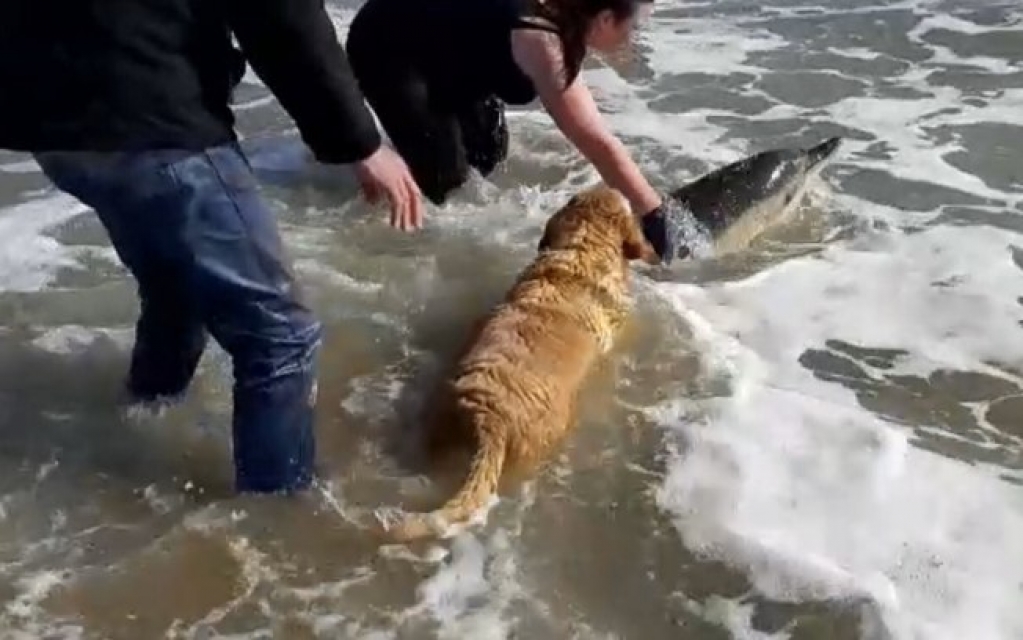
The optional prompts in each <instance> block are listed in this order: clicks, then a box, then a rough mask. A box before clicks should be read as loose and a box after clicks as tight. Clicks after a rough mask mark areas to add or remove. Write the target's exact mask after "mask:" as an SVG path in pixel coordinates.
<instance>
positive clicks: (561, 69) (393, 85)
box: [346, 0, 678, 261]
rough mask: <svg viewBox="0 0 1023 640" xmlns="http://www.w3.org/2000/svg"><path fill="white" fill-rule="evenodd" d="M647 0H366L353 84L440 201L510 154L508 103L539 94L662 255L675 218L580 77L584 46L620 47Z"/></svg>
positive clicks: (353, 54) (357, 23) (668, 252)
mask: <svg viewBox="0 0 1023 640" xmlns="http://www.w3.org/2000/svg"><path fill="white" fill-rule="evenodd" d="M651 4H652V0H367V2H366V3H365V4H364V5H363V6H362V8H361V9H360V10H359V12H358V14H357V15H356V16H355V19H354V21H353V22H352V25H351V28H350V30H349V34H348V41H347V43H346V48H347V51H348V56H349V61H350V63H351V65H352V69H353V71H354V73H355V76H356V78H357V79H358V81H359V85H360V88H361V89H362V92H363V94H364V95H365V96H366V99H367V101H368V102H369V104H370V106H371V107H372V108H373V110H374V111H375V112H376V114H377V117H378V118H379V119H380V122H381V124H382V125H383V128H384V130H385V131H386V132H387V134H388V136H389V137H390V138H391V141H392V143H393V144H394V146H395V148H396V149H397V151H398V153H400V154H401V156H402V157H403V158H404V159H405V162H406V163H407V164H408V165H409V168H410V169H411V171H412V174H413V176H414V177H415V179H416V181H417V183H418V184H419V187H420V189H421V190H422V192H423V194H424V195H426V197H428V198H429V199H430V200H431V201H433V202H434V203H436V204H441V203H443V202H444V201H445V200H446V198H447V197H448V195H449V194H450V193H451V191H452V190H454V189H456V188H457V187H459V186H461V185H462V184H463V183H464V182H465V181H466V179H467V177H468V172H469V168H470V167H473V168H475V169H476V170H477V171H479V172H480V173H481V174H482V175H484V176H486V175H488V174H489V173H490V172H491V171H493V169H494V168H495V167H496V166H497V164H498V163H499V162H501V160H503V159H504V157H505V156H506V154H507V151H508V133H507V125H506V123H505V116H504V104H505V103H507V104H516V105H521V104H526V103H529V102H532V101H533V100H534V99H536V98H539V100H540V102H541V103H542V105H543V106H544V108H545V109H546V111H547V113H549V114H550V116H551V118H552V119H553V120H554V122H555V124H556V125H557V126H558V128H559V129H560V130H561V131H562V132H563V133H564V134H565V136H566V137H567V138H568V139H569V140H570V141H571V142H572V143H573V144H574V145H575V147H576V148H577V149H579V151H580V153H582V154H583V155H584V156H585V157H586V158H587V159H588V160H589V161H590V162H592V163H593V165H594V166H595V167H596V169H597V171H598V172H599V173H600V175H601V177H602V178H603V179H604V180H605V182H607V183H608V184H609V185H611V186H613V187H615V188H617V189H619V190H620V191H621V192H622V193H623V194H624V195H625V197H626V198H628V200H629V202H630V203H631V205H632V208H633V211H634V212H636V213H638V214H641V215H642V216H643V217H642V222H643V227H644V231H645V233H646V235H647V238H648V240H649V241H650V242H651V244H652V245H653V246H654V248H655V249H657V252H658V253H659V254H660V255H661V257H662V259H664V260H665V261H670V260H671V259H672V258H673V257H674V255H675V253H676V251H677V247H676V246H675V245H676V243H677V241H676V240H675V239H674V236H676V235H677V229H676V228H677V227H678V224H677V223H676V221H675V220H674V217H673V216H671V215H670V212H669V210H668V209H667V208H665V207H663V206H662V198H661V196H660V194H658V193H657V191H655V190H654V188H653V187H652V186H651V185H650V183H649V182H648V181H647V180H646V178H645V177H644V176H643V175H642V174H641V173H640V171H639V168H638V167H637V166H636V164H635V162H633V160H632V158H631V157H630V155H629V153H628V152H627V151H626V149H625V147H624V146H623V145H622V143H621V142H620V141H619V140H618V139H617V138H616V137H615V136H614V134H612V133H611V131H610V130H609V129H608V127H607V126H606V124H605V122H604V119H603V118H602V116H601V114H600V112H599V111H598V110H597V107H596V104H595V102H594V100H593V96H592V95H591V94H590V91H589V89H588V88H587V86H586V84H585V83H584V82H583V79H582V78H581V77H580V73H579V72H580V69H581V67H582V65H583V61H584V60H585V58H586V55H587V53H588V52H589V51H590V50H596V51H600V52H612V51H614V50H616V49H618V48H620V47H622V46H623V45H625V44H626V43H627V42H628V40H629V38H630V37H631V36H632V34H633V31H634V30H635V27H636V23H637V21H638V20H639V19H641V17H642V16H641V14H642V13H643V12H644V10H645V9H649V8H650V7H651Z"/></svg>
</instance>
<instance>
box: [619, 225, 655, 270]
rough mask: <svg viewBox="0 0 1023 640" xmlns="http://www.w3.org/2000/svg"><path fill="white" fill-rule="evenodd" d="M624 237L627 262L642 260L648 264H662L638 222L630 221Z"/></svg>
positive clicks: (623, 246)
mask: <svg viewBox="0 0 1023 640" xmlns="http://www.w3.org/2000/svg"><path fill="white" fill-rule="evenodd" d="M630 218H631V217H630ZM624 236H625V238H624V240H623V241H622V253H623V254H624V255H625V259H626V260H630V261H631V260H642V261H643V262H645V263H647V264H660V262H661V257H660V256H658V255H657V252H656V251H654V247H653V245H652V244H650V243H649V242H648V241H647V239H646V237H644V236H643V230H642V229H641V228H640V226H639V221H638V220H636V219H635V218H631V219H630V220H629V223H628V224H627V225H626V229H625V233H624Z"/></svg>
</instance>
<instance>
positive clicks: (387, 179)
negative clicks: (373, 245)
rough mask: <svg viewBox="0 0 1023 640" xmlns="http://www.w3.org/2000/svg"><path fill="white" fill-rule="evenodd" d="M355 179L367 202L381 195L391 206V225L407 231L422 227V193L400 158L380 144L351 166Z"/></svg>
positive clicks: (374, 200) (377, 199) (375, 199)
mask: <svg viewBox="0 0 1023 640" xmlns="http://www.w3.org/2000/svg"><path fill="white" fill-rule="evenodd" d="M355 176H356V178H358V180H359V184H360V185H361V187H362V192H363V194H364V195H365V196H366V199H367V200H368V201H369V202H370V203H375V202H377V201H379V200H380V197H381V196H382V195H383V196H385V197H386V198H387V201H388V204H389V205H390V207H391V226H392V227H397V228H399V229H401V230H402V231H411V230H412V229H419V228H420V227H422V226H423V194H422V193H421V192H420V191H419V185H417V184H416V181H415V179H414V178H413V177H412V173H411V172H410V171H409V168H408V166H407V165H406V164H405V161H404V160H402V159H401V157H400V156H399V155H398V154H396V153H395V152H394V151H392V150H391V148H390V147H388V146H387V145H384V144H382V145H380V148H379V149H377V150H376V151H374V152H373V153H372V154H371V155H370V156H369V157H368V158H366V159H365V160H362V161H360V162H356V163H355Z"/></svg>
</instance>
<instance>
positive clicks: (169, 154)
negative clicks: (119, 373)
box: [36, 144, 320, 493]
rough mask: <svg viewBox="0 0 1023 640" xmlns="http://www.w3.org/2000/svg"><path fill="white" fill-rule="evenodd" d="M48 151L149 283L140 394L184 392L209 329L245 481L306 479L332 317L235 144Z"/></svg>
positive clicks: (240, 484) (283, 486)
mask: <svg viewBox="0 0 1023 640" xmlns="http://www.w3.org/2000/svg"><path fill="white" fill-rule="evenodd" d="M36 160H37V161H38V162H39V164H40V166H41V167H42V169H43V171H44V173H45V174H46V175H47V176H48V177H49V178H50V180H51V181H52V182H53V183H54V184H55V185H56V186H57V187H58V188H59V189H61V190H62V191H65V192H67V193H69V194H71V195H72V196H74V197H76V198H78V199H79V200H81V201H82V202H83V203H85V204H86V205H88V206H90V207H92V208H93V209H95V211H96V213H97V215H98V216H99V219H100V221H101V222H102V223H103V226H104V227H105V228H106V230H107V233H108V234H109V235H110V240H111V243H112V244H113V247H114V249H115V251H116V252H117V255H118V257H119V258H120V259H121V261H122V262H123V263H124V265H125V266H126V267H127V268H128V269H129V270H130V271H131V273H132V275H133V276H134V278H135V280H136V282H137V284H138V293H139V298H140V303H141V304H140V306H141V314H140V316H139V319H138V323H137V325H136V333H135V346H134V348H133V351H132V357H131V366H130V371H129V374H128V382H127V386H128V390H129V393H130V394H131V395H132V396H133V397H134V398H135V399H138V400H143V401H145V400H154V399H159V398H161V397H167V396H174V395H178V394H180V393H182V392H184V391H185V389H186V388H187V387H188V385H189V382H190V381H191V379H192V377H193V375H194V373H195V369H196V366H197V365H198V363H199V359H200V357H201V356H202V352H203V349H204V348H205V345H206V340H207V332H209V334H210V335H212V336H213V338H214V339H215V340H216V341H217V342H218V343H219V344H220V345H221V346H222V347H223V348H224V350H225V351H227V352H228V353H229V354H230V356H231V360H232V364H233V369H234V394H233V395H234V415H233V420H232V432H233V433H232V435H233V444H234V459H235V481H236V488H237V489H238V490H239V491H242V492H258V493H266V492H278V491H284V492H288V491H295V490H300V489H304V488H306V487H308V486H309V484H310V482H311V480H312V476H313V462H314V457H315V441H314V435H313V405H314V403H315V395H316V382H315V359H316V354H317V351H318V349H319V345H320V325H319V323H318V322H317V321H316V319H315V318H314V316H313V314H312V312H311V311H310V310H309V309H308V308H307V307H305V306H304V305H303V304H302V303H301V302H300V301H299V300H297V299H296V296H295V294H296V291H295V284H294V281H293V279H292V277H291V275H290V274H289V273H288V270H287V267H286V265H285V264H284V259H283V247H282V244H281V239H280V235H279V233H278V230H277V222H276V219H275V218H274V215H273V213H272V212H271V211H270V209H269V208H268V207H267V205H266V204H265V203H264V202H263V200H262V199H261V197H260V195H259V192H258V188H257V183H256V179H255V176H254V175H253V173H252V170H251V168H250V166H249V164H248V161H247V160H246V158H245V157H244V156H243V155H242V152H241V150H240V149H239V148H238V147H237V145H234V144H231V145H225V146H222V147H215V148H211V149H207V150H206V151H204V152H193V151H183V150H180V151H179V150H161V151H144V152H115V153H105V152H104V153H99V152H63V151H61V152H46V153H39V154H36Z"/></svg>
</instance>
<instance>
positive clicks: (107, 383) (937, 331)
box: [0, 0, 1023, 640]
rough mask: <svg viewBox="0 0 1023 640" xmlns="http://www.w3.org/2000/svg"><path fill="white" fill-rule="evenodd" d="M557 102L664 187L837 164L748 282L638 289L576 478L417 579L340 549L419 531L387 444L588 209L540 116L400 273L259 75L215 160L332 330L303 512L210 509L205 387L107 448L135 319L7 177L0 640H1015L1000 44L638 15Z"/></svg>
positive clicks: (725, 272)
mask: <svg viewBox="0 0 1023 640" xmlns="http://www.w3.org/2000/svg"><path fill="white" fill-rule="evenodd" d="M351 9H352V5H345V6H342V5H336V4H332V5H331V11H332V14H333V15H334V16H335V18H336V23H337V25H338V28H339V33H343V32H344V30H345V28H346V25H347V22H348V20H349V19H350V17H351ZM586 77H587V80H588V81H589V82H590V83H591V86H593V87H594V91H595V93H596V94H597V97H598V100H599V102H600V104H601V106H602V107H603V108H604V109H605V112H606V113H607V114H608V117H609V121H610V123H611V124H612V126H613V127H614V128H615V129H616V131H618V132H619V133H620V134H621V135H622V136H623V137H624V139H625V140H626V142H627V144H628V145H629V146H630V148H631V149H633V150H634V152H635V154H636V156H637V158H638V160H639V161H640V163H641V165H642V166H643V167H644V169H645V170H646V171H647V173H648V174H649V175H650V176H651V177H652V179H654V180H655V182H656V184H657V186H658V187H661V188H668V187H671V186H674V185H678V184H681V183H682V182H684V181H687V180H690V179H693V178H695V177H696V176H697V175H699V174H700V173H701V172H703V171H707V170H709V169H711V168H713V167H716V166H719V165H720V164H723V163H726V162H729V161H732V160H735V159H737V158H739V157H741V156H742V155H744V154H747V153H753V152H756V151H760V150H763V149H767V148H770V147H772V146H780V145H790V144H808V143H811V142H814V141H816V140H819V139H821V138H823V137H825V136H830V135H835V134H841V135H844V136H847V140H846V142H845V144H844V145H843V147H842V148H841V149H840V151H839V152H838V154H837V155H836V157H835V159H834V160H833V161H832V163H831V164H830V165H829V167H828V168H826V169H825V171H824V172H823V174H822V176H821V178H820V179H819V180H817V181H816V182H815V184H814V185H813V188H812V189H811V192H810V193H809V195H808V198H807V204H806V206H805V207H803V208H802V210H801V211H800V212H799V213H798V215H797V217H795V218H794V219H793V220H791V221H789V222H788V223H786V224H785V225H783V226H781V227H778V228H776V229H773V230H771V231H770V232H769V233H768V234H766V235H765V237H763V238H761V239H759V240H758V241H757V242H755V243H754V245H753V246H752V247H750V249H749V250H748V251H745V252H742V253H739V254H734V255H730V256H722V257H719V258H714V257H708V258H706V259H703V260H700V261H698V262H690V263H687V264H685V265H680V266H678V267H675V268H673V269H672V270H671V271H670V272H663V271H658V270H637V274H636V276H637V277H636V295H637V309H636V313H635V319H634V322H633V326H632V328H631V331H630V333H629V334H628V336H627V339H625V340H623V341H622V343H621V344H620V345H619V346H618V348H616V350H615V352H614V353H613V355H612V356H611V357H610V358H609V359H608V362H606V363H605V364H604V365H603V366H602V367H601V368H600V370H599V371H598V372H597V373H596V375H595V376H594V377H593V379H592V380H591V382H590V383H589V385H588V386H587V389H586V390H585V392H584V398H585V401H584V402H583V416H582V420H581V422H580V425H579V428H578V430H577V432H576V433H575V435H574V437H573V438H572V440H571V441H570V442H569V443H568V444H567V446H566V447H565V449H564V450H563V451H562V452H560V454H559V455H558V456H557V458H556V459H555V460H554V461H553V462H552V464H551V465H550V467H549V468H547V469H545V470H544V472H543V473H541V474H540V475H539V476H537V477H536V478H535V479H534V480H533V481H531V482H526V483H525V484H523V485H522V486H519V487H517V488H515V489H514V490H512V491H509V492H508V493H507V494H505V495H503V496H502V499H501V500H500V501H499V502H498V504H497V505H496V506H495V507H494V508H493V509H492V510H491V511H490V513H489V515H488V519H487V522H486V524H485V526H483V527H482V528H477V529H472V530H469V531H466V532H463V533H461V534H459V535H458V536H457V537H455V538H453V539H451V540H449V541H446V542H443V543H439V544H426V545H422V544H421V545H413V546H409V547H404V546H392V547H385V548H378V547H377V546H376V544H375V543H374V542H372V541H370V540H369V539H368V537H367V536H366V535H365V534H364V532H362V531H361V530H360V529H359V528H358V527H357V526H355V525H353V524H352V523H351V522H350V521H349V519H347V518H346V516H347V515H349V514H350V512H351V510H352V509H357V508H362V507H374V506H377V505H380V504H384V505H393V504H398V503H401V502H406V503H411V502H414V501H415V500H417V499H419V498H421V497H422V496H423V495H424V494H429V491H430V487H429V485H428V484H425V483H424V482H423V481H421V480H420V479H417V478H416V477H414V476H412V475H410V474H409V473H408V472H407V471H405V470H403V469H402V468H401V467H400V466H399V465H398V464H397V463H396V460H395V458H394V456H393V455H392V453H391V450H390V448H389V446H390V444H391V443H392V442H393V440H394V438H395V428H396V427H395V425H397V424H399V423H400V422H401V421H402V418H403V417H405V416H407V415H408V414H409V412H411V411H412V410H413V408H414V407H415V405H416V402H417V401H418V400H419V398H420V395H421V393H422V391H423V390H424V389H425V388H427V385H426V382H425V381H427V380H428V379H429V377H430V375H431V372H433V371H434V370H435V367H436V366H437V365H438V364H439V363H440V362H442V361H443V358H444V355H445V354H447V353H449V352H450V350H451V348H453V346H454V344H455V343H457V341H458V339H459V336H460V335H461V332H462V331H463V330H464V329H465V328H466V326H467V325H468V323H469V322H471V320H472V319H473V318H474V317H476V316H477V315H478V314H480V313H482V312H483V311H484V310H485V309H486V308H487V306H489V305H490V304H491V303H492V302H493V301H494V300H496V299H497V298H498V297H499V296H500V295H501V294H502V293H503V292H504V290H505V288H506V287H507V285H508V284H509V283H510V282H511V280H512V278H513V277H514V276H515V274H516V273H517V271H518V270H519V269H520V268H521V267H522V265H524V264H525V263H526V261H528V260H529V259H530V257H531V254H532V251H533V250H534V247H535V243H536V239H537V237H538V235H539V231H540V228H541V226H542V224H543V222H544V221H545V219H546V216H547V215H549V214H550V213H551V212H552V211H553V209H554V208H556V207H557V206H558V205H559V204H560V203H562V202H563V201H564V200H565V199H566V198H567V197H568V196H569V194H570V193H572V192H573V191H574V190H576V189H577V188H579V187H580V186H582V185H584V184H586V183H589V182H591V181H593V180H595V179H596V175H595V173H594V172H593V171H592V169H590V168H589V167H588V166H587V165H586V163H585V162H583V161H582V159H581V158H580V157H579V156H578V154H576V153H575V152H573V151H572V150H571V149H570V148H569V146H568V144H567V143H566V142H565V141H564V140H563V139H562V138H561V136H560V134H558V133H557V132H556V131H555V130H554V129H553V127H552V125H551V123H550V121H549V119H548V118H547V117H546V116H544V115H542V114H541V113H540V112H538V111H537V110H535V109H523V110H516V111H515V112H514V114H513V115H512V117H511V128H512V136H513V137H512V153H511V158H510V159H509V161H508V163H507V166H506V167H504V168H503V169H502V170H501V171H500V172H499V173H498V174H497V175H495V176H493V177H492V178H491V179H490V180H475V181H474V182H473V183H472V184H470V185H468V186H467V187H466V189H465V190H464V191H463V192H462V193H460V194H459V195H458V197H457V198H455V201H454V202H452V203H451V204H450V205H449V206H447V207H445V208H444V209H436V208H431V209H430V211H429V212H428V216H429V218H428V228H427V229H425V230H424V231H422V232H421V233H419V234H416V235H403V234H401V233H399V232H397V231H394V230H391V229H390V228H388V227H387V226H386V225H385V224H384V216H385V215H386V214H385V213H383V212H382V211H380V210H373V209H370V208H368V207H366V206H365V205H364V204H362V203H361V202H359V201H358V200H357V199H355V198H354V197H353V195H354V190H353V188H352V185H351V181H350V178H349V177H348V176H347V175H345V173H344V172H343V171H337V170H332V169H329V168H327V167H322V166H316V165H313V164H311V163H308V162H306V161H305V159H304V157H303V150H302V148H301V146H300V145H298V144H297V143H296V138H295V136H296V134H295V131H294V129H293V127H292V125H291V122H290V121H289V120H288V119H287V118H286V116H284V115H283V113H282V112H281V110H280V109H279V107H277V105H276V104H275V103H274V102H273V101H272V100H270V99H268V98H267V93H266V91H265V89H263V88H262V87H261V86H260V85H259V83H258V79H256V78H255V77H253V76H249V78H248V81H247V83H246V84H245V85H244V86H243V87H242V89H241V90H240V92H239V95H238V99H239V105H238V115H239V126H240V129H241V131H242V133H243V135H244V136H245V140H244V144H245V145H246V147H247V148H248V149H250V150H251V152H252V159H253V162H254V163H255V165H256V166H257V168H258V169H259V171H260V174H261V176H262V177H263V178H264V183H265V185H266V195H267V197H268V198H269V199H270V200H271V201H272V202H273V204H274V206H275V207H276V208H277V209H278V210H279V212H280V220H281V226H282V229H283V231H284V235H285V239H286V242H287V244H288V248H289V251H290V255H291V257H292V259H293V260H294V265H295V269H296V272H297V273H298V275H299V277H300V278H301V280H302V282H303V284H304V286H305V287H306V293H307V295H308V298H309V300H310V302H311V304H313V306H314V307H315V308H316V310H317V312H318V313H319V315H320V317H321V318H322V319H323V321H324V324H325V328H326V342H325V346H324V350H323V355H322V357H321V363H320V367H321V371H320V386H319V388H320V391H319V407H318V425H317V433H318V437H319V451H320V456H319V457H320V460H321V464H322V467H323V473H324V476H325V478H326V481H325V483H324V485H323V486H322V487H320V488H319V490H318V492H317V494H316V495H315V496H313V497H312V498H310V499H308V500H296V501H288V500H281V499H276V498H251V497H247V498H239V497H234V496H232V495H231V492H230V488H231V487H230V479H231V468H230V457H229V445H230V439H229V432H228V430H227V426H228V422H229V417H230V402H229V388H230V369H229V366H228V363H227V361H226V359H225V357H224V354H223V353H222V352H221V351H219V350H218V349H216V348H211V350H210V352H209V353H208V354H207V356H206V358H205V359H204V362H203V364H202V367H201V371H200V375H199V377H198V378H197V380H196V383H195V386H194V388H193V389H192V392H191V394H190V396H189V398H188V399H187V401H186V402H185V403H184V405H183V406H181V407H178V408H175V409H174V410H172V411H170V412H169V413H168V414H167V415H166V416H165V417H163V418H161V419H149V420H126V419H124V418H123V417H122V416H120V415H119V414H118V413H117V411H116V408H115V404H114V400H115V398H116V394H117V391H118V386H119V384H120V382H121V379H122V376H123V373H124V370H125V367H126V364H127V354H128V349H129V348H130V344H131V338H132V329H131V328H132V324H133V321H134V318H135V314H136V302H135V299H134V290H133V284H132V282H131V280H130V279H129V278H128V277H127V275H126V273H125V272H124V270H123V269H122V268H121V267H120V266H119V264H118V263H117V261H116V259H115V257H114V255H113V253H112V251H111V249H110V247H109V243H108V242H107V240H106V237H105V235H104V233H103V231H102V229H101V228H100V226H99V225H98V223H97V221H96V219H95V217H94V216H92V215H91V214H90V213H89V212H88V210H87V209H86V208H84V207H83V206H81V205H79V204H78V203H77V202H75V201H74V200H73V199H71V198H69V197H67V196H64V195H61V194H58V193H56V192H54V191H52V190H50V189H49V187H48V185H47V183H46V182H45V180H43V179H42V178H41V176H40V175H39V173H38V171H37V168H36V167H35V165H34V164H33V163H31V162H30V161H28V160H27V159H26V158H24V157H22V156H17V155H14V154H0V206H2V207H3V209H2V210H0V638H4V639H5V640H6V639H8V638H10V639H11V640H14V639H21V638H47V639H48V638H83V639H84V638H87V639H90V640H91V639H93V638H110V639H115V638H116V639H121V638H125V639H128V638H130V639H140V638H195V639H205V638H289V639H290V638H360V639H364V640H383V639H386V638H400V639H406V638H408V639H411V638H473V639H477V638H478V639H480V640H488V639H491V638H495V639H497V638H529V639H537V640H540V639H545V638H559V639H560V638H587V639H588V638H601V639H603V638H630V639H631V638H642V639H644V640H646V639H651V640H652V639H654V638H696V639H711V638H742V639H757V640H764V639H768V638H770V639H772V640H774V639H783V638H794V639H816V638H850V639H852V638H857V639H858V638H863V639H867V640H875V639H877V640H880V639H888V638H891V639H897V640H918V639H920V640H944V639H950V640H951V639H960V638H970V639H971V640H974V639H976V640H1014V639H1016V638H1021V637H1023V608H1021V607H1020V606H1019V603H1020V602H1021V601H1023V600H1021V598H1023V493H1021V492H1023V488H1021V485H1023V473H1021V469H1023V459H1021V438H1023V426H1021V425H1023V390H1021V389H1023V330H1021V325H1023V271H1021V270H1023V240H1021V238H1020V234H1021V233H1023V222H1021V221H1023V11H1021V10H1020V9H1019V8H1018V7H1016V6H1014V5H1012V4H1010V3H1007V2H1005V3H992V2H967V1H966V0H959V1H958V2H951V1H946V2H939V1H930V0H906V1H899V2H894V1H893V2H888V1H881V0H873V1H871V0H864V1H859V0H857V1H853V0H831V1H829V2H826V3H821V2H813V0H783V1H779V0H769V2H765V3H759V4H758V3H749V2H744V1H737V0H736V1H727V0H724V1H715V2H685V3H682V2H664V3H658V5H657V8H656V11H655V13H654V15H653V17H652V20H651V22H650V24H649V26H648V28H647V29H645V30H644V32H643V33H642V34H641V37H640V38H639V40H638V41H637V45H636V47H635V51H634V52H633V55H632V56H631V58H630V59H627V60H622V61H616V62H615V63H614V65H613V66H610V65H605V64H594V65H592V67H591V68H589V69H588V70H587V71H586Z"/></svg>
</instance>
